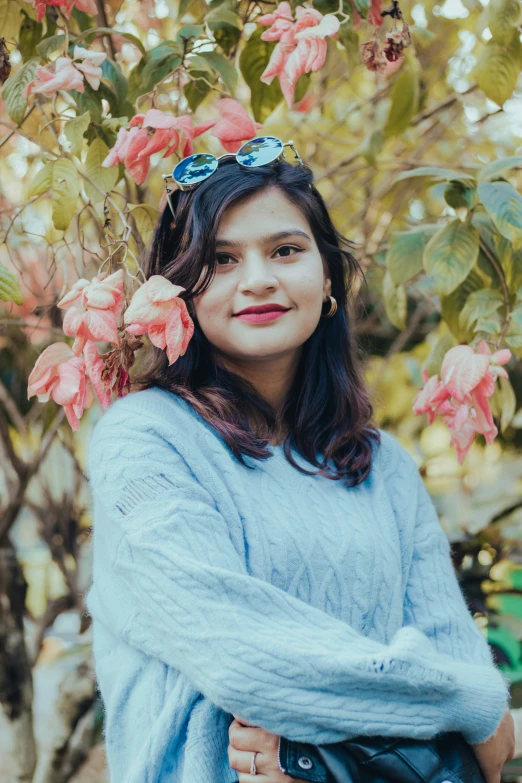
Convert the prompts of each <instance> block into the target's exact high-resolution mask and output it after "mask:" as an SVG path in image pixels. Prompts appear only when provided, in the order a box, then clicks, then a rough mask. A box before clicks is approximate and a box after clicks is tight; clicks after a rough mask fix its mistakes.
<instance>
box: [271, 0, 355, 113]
mask: <svg viewBox="0 0 522 783" xmlns="http://www.w3.org/2000/svg"><path fill="white" fill-rule="evenodd" d="M295 16H296V18H295V20H294V17H293V14H292V8H291V6H290V3H289V2H287V0H283V2H282V3H279V5H278V6H277V8H276V9H275V11H274V12H273V13H271V14H263V16H259V17H258V18H257V19H256V22H257V23H258V24H261V25H265V26H267V25H270V27H269V29H268V30H265V31H264V33H263V34H262V35H261V38H262V40H263V41H277V45H276V46H275V48H274V50H273V52H272V54H271V57H270V60H269V61H268V64H267V66H266V68H265V70H264V71H263V73H262V74H261V76H260V79H261V81H262V82H264V83H265V84H271V82H272V80H273V79H274V77H275V76H277V77H278V78H279V83H280V85H281V91H282V93H283V95H284V98H285V100H286V102H287V104H288V106H292V102H293V99H294V92H295V86H296V84H297V80H298V79H299V77H300V76H302V75H303V74H305V73H309V72H310V71H318V70H319V69H320V68H322V67H323V65H324V61H325V59H326V51H327V43H326V37H327V36H329V35H334V34H335V33H337V31H338V30H339V27H340V22H339V19H338V18H337V17H336V16H335V15H334V14H325V15H324V16H323V14H321V13H320V12H319V11H317V10H316V9H315V8H305V7H304V6H302V5H298V6H297V7H296V9H295Z"/></svg>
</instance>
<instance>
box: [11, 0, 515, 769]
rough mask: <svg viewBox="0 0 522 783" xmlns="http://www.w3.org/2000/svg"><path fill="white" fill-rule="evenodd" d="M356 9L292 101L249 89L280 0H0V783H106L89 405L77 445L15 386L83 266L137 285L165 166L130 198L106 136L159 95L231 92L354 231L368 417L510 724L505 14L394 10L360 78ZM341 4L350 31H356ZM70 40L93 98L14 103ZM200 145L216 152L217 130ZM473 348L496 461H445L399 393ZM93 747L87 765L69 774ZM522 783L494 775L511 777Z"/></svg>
mask: <svg viewBox="0 0 522 783" xmlns="http://www.w3.org/2000/svg"><path fill="white" fill-rule="evenodd" d="M354 3H355V6H353V5H352V4H351V3H350V2H348V0H346V2H345V3H344V6H343V2H342V0H341V4H340V5H339V3H338V2H337V0H335V2H333V1H332V0H315V2H314V3H313V6H314V7H315V8H317V9H318V10H320V11H321V12H322V13H334V12H336V11H337V10H338V9H342V10H343V11H344V13H345V14H348V15H349V18H348V19H347V20H344V21H343V24H342V25H341V28H340V30H339V34H338V35H337V36H335V37H333V38H332V39H329V44H328V54H327V58H326V62H325V64H324V67H323V68H322V69H321V70H320V71H319V72H317V73H314V74H311V75H310V74H306V75H305V76H302V77H301V79H300V81H299V83H298V85H297V90H296V96H295V97H296V103H295V104H294V106H293V107H292V108H288V106H287V105H286V103H285V102H284V101H283V100H282V96H281V92H280V89H279V87H278V85H277V82H276V83H272V85H270V86H268V85H264V84H262V83H261V82H260V81H259V76H260V74H261V72H262V70H263V68H264V67H265V66H266V62H267V58H268V57H269V55H270V52H271V50H272V48H273V47H272V45H268V44H265V43H263V42H262V41H261V40H260V37H259V36H260V30H261V29H262V28H259V27H258V26H256V24H255V18H256V16H258V15H259V14H261V13H268V12H270V11H272V10H273V9H274V5H275V4H274V3H270V2H253V0H240V1H239V2H238V1H237V0H212V2H210V3H207V2H206V1H205V0H179V2H177V1H176V0H123V2H122V0H107V1H106V2H105V3H104V2H102V0H97V3H96V6H97V14H96V15H95V16H94V15H89V14H87V13H85V12H84V11H81V10H79V9H78V8H75V9H74V10H73V12H72V15H71V17H70V19H69V20H68V21H67V20H66V19H65V17H64V16H63V15H62V14H61V13H60V12H59V10H57V7H54V6H48V7H47V9H46V10H47V14H46V16H45V17H44V18H43V20H42V21H41V22H38V21H37V19H36V14H35V10H34V8H33V6H32V5H31V4H30V3H29V2H25V0H0V35H2V36H3V37H4V39H5V51H6V52H7V53H8V56H9V59H10V63H11V66H12V72H11V77H10V79H8V81H7V82H6V85H5V86H4V93H3V103H2V102H0V265H1V267H2V268H3V272H1V274H0V300H3V301H0V455H1V458H0V509H1V511H2V513H1V515H0V593H1V595H0V599H1V600H0V640H1V641H0V704H1V705H2V710H1V711H0V713H1V716H0V720H1V722H0V747H1V746H3V749H4V751H3V753H2V752H0V758H1V759H2V762H0V764H2V763H3V764H4V766H5V769H4V774H5V775H6V776H8V775H9V776H10V777H9V778H7V777H6V779H12V780H17V781H18V780H31V779H34V780H37V781H40V782H43V781H45V782H46V783H51V781H53V782H54V781H67V780H76V781H78V780H85V781H86V780H96V781H103V780H105V779H106V773H105V772H104V771H103V756H102V755H101V756H100V755H99V752H98V755H97V756H96V755H95V756H94V761H93V754H95V751H92V747H93V746H97V747H98V751H99V748H100V747H101V746H100V745H99V744H98V743H99V742H100V740H101V739H102V737H101V718H102V713H101V705H100V702H99V700H98V699H97V698H96V695H97V694H96V690H95V678H94V672H93V669H92V661H91V658H90V654H89V650H90V643H91V637H90V627H89V617H88V616H87V615H86V613H85V607H84V603H83V596H84V593H85V591H86V589H87V586H88V583H89V579H90V573H91V559H90V558H91V553H90V547H91V543H90V535H89V534H90V516H89V493H88V487H87V484H86V478H85V457H86V448H87V444H88V441H89V437H90V432H91V430H92V427H93V425H94V424H95V422H96V420H97V419H98V417H99V416H100V413H101V411H100V409H99V407H97V406H93V407H92V408H91V409H90V410H88V411H86V413H85V414H84V417H83V419H82V425H81V428H80V430H79V431H78V432H74V433H73V432H72V431H71V429H70V427H69V426H68V424H67V422H66V421H65V420H64V415H63V411H62V409H60V408H58V406H56V405H55V404H54V403H53V402H50V403H48V404H46V405H41V404H40V403H38V402H36V401H35V399H34V398H33V399H32V400H28V399H27V379H28V375H29V372H30V371H31V369H32V367H33V365H34V363H35V361H36V359H37V357H38V356H39V354H40V353H41V351H42V350H43V349H44V348H45V347H46V346H47V345H49V344H50V343H52V342H55V341H57V340H63V339H64V336H63V332H62V329H61V324H62V318H63V312H62V311H61V310H60V309H58V308H57V307H56V302H57V301H58V300H59V298H60V297H61V296H63V294H64V292H65V291H66V290H68V289H70V287H71V285H72V284H73V283H74V282H75V281H76V280H77V279H78V278H79V277H87V278H91V277H93V276H94V275H95V274H96V273H97V270H98V268H99V266H100V265H101V263H102V262H103V261H104V259H105V258H106V257H107V253H108V252H110V253H111V254H112V256H113V261H114V263H115V264H125V266H126V269H127V270H128V272H129V274H130V275H132V274H136V272H137V263H138V260H139V258H140V257H141V256H142V254H143V253H144V252H145V251H146V248H147V246H148V244H149V242H150V238H151V232H152V227H153V225H154V222H155V220H156V217H157V215H158V210H160V209H162V208H163V206H164V184H163V181H162V179H161V175H162V174H165V173H169V172H170V171H171V170H172V166H173V164H174V163H175V162H177V159H178V157H176V155H173V156H171V157H170V158H169V159H167V160H165V159H163V158H162V157H161V153H158V154H157V155H156V156H154V157H153V158H152V164H153V165H152V167H151V170H150V173H149V176H148V178H147V180H146V182H145V183H143V184H139V185H137V184H136V182H135V181H133V179H132V178H131V177H130V176H129V174H128V172H126V171H125V169H124V167H123V165H121V164H120V166H119V167H117V168H111V169H104V168H102V167H101V161H102V160H103V158H104V157H105V155H106V153H107V151H108V149H109V148H110V147H112V146H113V145H114V142H115V139H116V134H117V132H118V130H119V129H120V128H122V127H123V128H127V127H128V122H129V120H130V119H131V117H132V116H133V115H134V114H135V113H137V112H138V111H140V112H143V111H146V110H147V109H150V108H152V107H155V108H159V109H161V110H162V111H165V112H167V113H173V114H176V115H178V114H184V113H191V112H195V116H196V119H197V121H199V122H202V121H205V120H207V119H209V118H215V117H217V110H216V105H217V103H216V102H217V100H218V99H219V97H220V96H229V97H230V96H231V97H234V98H235V99H236V100H238V101H240V102H241V103H242V105H243V106H245V108H246V109H247V110H248V111H249V113H250V114H251V116H253V117H254V118H255V119H256V120H257V121H259V122H262V123H263V127H262V132H263V133H266V134H270V135H275V136H279V137H281V138H282V139H283V140H286V139H289V138H292V139H293V140H294V142H295V144H296V146H297V148H298V150H299V152H300V154H301V156H302V158H303V159H304V160H305V161H307V162H308V163H310V164H311V165H312V167H313V169H314V171H315V173H316V181H317V186H318V188H319V190H320V191H321V193H322V194H323V196H324V197H325V199H326V202H327V204H328V206H329V208H330V210H331V212H332V215H333V218H334V220H335V222H336V225H337V227H338V228H339V229H340V230H341V231H342V232H343V233H344V234H345V235H347V236H348V237H349V238H350V239H351V240H353V241H354V242H355V243H356V246H357V250H356V255H357V258H358V260H359V261H360V263H361V265H362V267H363V269H364V271H365V274H366V277H365V279H364V280H362V279H361V281H360V283H359V286H358V288H357V290H356V291H355V292H354V299H353V302H352V303H351V305H350V306H351V310H352V323H353V328H354V329H355V330H356V332H357V334H358V336H359V339H360V344H361V350H362V352H363V354H364V356H365V359H366V362H367V365H366V366H367V379H368V383H369V385H370V387H371V389H372V394H373V399H374V402H375V410H376V419H377V423H378V424H379V426H381V427H384V428H386V429H388V430H389V431H391V432H392V433H394V434H395V435H396V436H397V437H398V438H399V439H400V441H401V442H402V443H403V444H404V445H405V446H406V447H407V448H408V449H409V450H410V452H411V453H412V454H413V456H414V457H415V459H416V461H417V463H418V466H419V469H420V471H421V473H422V475H423V477H424V479H425V481H426V484H427V486H428V489H429V491H430V493H431V495H432V497H433V498H434V501H435V503H436V506H437V509H438V511H439V513H440V519H441V523H442V525H443V527H444V529H445V530H446V532H447V534H448V536H449V538H450V540H451V542H452V544H453V555H454V562H455V567H456V568H457V570H458V574H459V578H460V579H461V583H462V586H463V589H464V591H465V593H466V596H467V598H468V600H469V605H470V609H471V610H472V612H473V613H474V615H475V618H476V621H477V622H478V623H479V624H480V625H481V626H482V628H483V631H484V633H485V634H486V635H487V636H488V639H489V641H490V643H491V645H492V646H493V649H494V651H495V655H496V657H497V661H498V663H499V665H501V666H502V668H504V669H505V671H506V672H507V673H508V674H509V677H510V678H511V680H512V683H513V707H514V708H515V709H514V713H516V708H518V707H521V706H522V686H520V685H519V684H520V683H521V682H522V648H521V640H522V548H521V539H522V460H521V459H520V447H521V444H522V373H521V368H520V362H519V361H517V359H520V357H521V356H522V317H521V312H522V304H521V299H522V295H521V293H520V291H521V290H522V288H521V287H522V255H521V248H522V207H521V204H522V197H521V196H520V193H521V192H522V174H521V171H520V166H521V164H522V142H521V138H522V130H521V128H522V122H521V120H522V93H521V90H520V86H521V83H520V80H519V73H520V70H521V68H522V53H521V51H520V49H521V44H520V26H519V20H520V10H521V8H520V2H519V0H490V2H489V3H488V2H486V0H445V2H443V3H440V2H439V3H437V2H431V1H430V0H427V2H422V3H420V2H412V0H401V3H400V8H401V10H402V14H403V17H404V19H405V20H406V21H407V23H408V24H409V26H410V31H411V35H412V45H411V46H410V47H408V48H407V49H405V51H404V55H403V57H402V58H401V59H400V60H399V61H398V62H396V63H389V64H388V66H387V67H386V69H384V70H382V71H372V70H370V69H369V68H368V67H365V65H364V64H363V62H362V60H361V56H360V50H359V47H360V45H361V43H364V42H366V41H368V40H371V39H372V37H373V36H374V35H380V36H381V38H382V30H380V31H379V30H378V29H377V28H376V27H375V26H373V25H371V24H370V23H369V22H368V20H367V19H366V17H367V15H368V11H369V7H368V3H367V2H366V3H365V0H354ZM293 6H294V7H295V4H293ZM354 7H355V8H356V9H357V12H358V14H360V17H362V18H359V19H357V17H355V20H356V21H355V22H354V16H355V14H354ZM390 7H393V3H392V5H391V6H390ZM187 26H191V27H187ZM65 28H66V29H67V35H68V36H69V39H68V40H67V41H66V42H65V45H66V47H68V46H69V45H71V46H72V45H73V43H75V42H76V41H77V42H78V43H81V44H82V45H83V46H91V47H93V48H94V49H96V50H97V51H104V52H106V54H107V60H106V63H104V75H103V79H102V84H101V87H100V90H98V91H95V90H92V89H87V85H86V89H85V93H84V94H83V95H82V94H80V93H76V94H74V91H68V92H67V91H66V92H61V93H59V94H58V95H56V96H54V97H53V98H52V99H44V98H43V97H42V96H34V97H33V98H31V99H30V101H25V100H24V99H23V96H22V87H23V85H24V83H27V80H28V78H29V77H30V76H32V74H33V73H34V68H35V67H36V64H37V63H38V62H40V63H45V62H48V61H51V60H52V59H53V58H55V57H56V53H57V50H58V49H59V48H60V47H63V46H64V41H63V33H64V32H65ZM385 29H386V30H387V29H389V19H386V20H385V21H384V23H383V30H385ZM180 31H181V32H180ZM60 37H61V38H62V41H60V40H57V39H58V38H60ZM187 42H188V43H187ZM180 47H181V49H180ZM193 50H195V51H193ZM67 51H69V49H68V48H67ZM180 51H181V55H180ZM212 55H214V57H213V56H212ZM225 63H226V64H225ZM24 68H25V69H27V68H28V70H26V71H25V72H24V70H23V69H24ZM24 73H25V76H24ZM71 123H72V125H71ZM66 125H67V126H68V127H67V129H66V127H65V126H66ZM195 149H196V151H199V150H201V151H211V152H214V153H215V154H222V152H223V150H222V148H221V146H220V143H219V141H218V140H217V139H216V138H214V137H213V136H210V135H208V134H205V135H203V136H202V137H200V138H198V139H196V141H195ZM57 160H62V161H63V160H66V161H68V163H70V164H71V166H72V167H73V169H74V170H75V171H76V172H77V173H71V172H72V169H71V168H70V167H68V168H67V167H66V169H67V170H68V171H69V174H68V175H67V177H70V181H68V180H67V177H66V178H65V179H66V180H67V182H66V189H65V191H62V192H61V194H60V192H59V190H58V188H55V189H54V190H53V188H52V187H51V186H50V185H49V182H47V181H46V180H45V177H44V176H43V174H42V171H43V170H44V168H45V166H46V165H47V166H49V164H53V163H54V162H55V161H57ZM499 161H500V162H499ZM419 169H423V171H421V172H419V171H418V170H419ZM412 172H414V175H413V176H412V174H411V173H412ZM51 184H52V183H51ZM45 185H47V186H46V187H45ZM71 203H72V205H71ZM456 221H458V223H460V225H458V224H457V222H456ZM463 227H464V228H463ZM455 231H456V233H457V234H458V236H456V234H455ZM451 232H453V234H452V233H451ZM463 232H464V233H463ZM462 233H463V235H462V236H461V234H462ZM435 235H437V238H438V240H437V242H431V243H430V240H431V239H432V238H433V237H434V236H435ZM455 236H456V238H455ZM477 292H480V293H479V294H478V296H475V298H474V299H473V298H472V299H471V300H470V296H472V295H474V294H475V295H476V294H477ZM484 292H485V293H484ZM481 338H484V339H486V340H488V342H489V343H490V344H491V345H492V346H498V345H502V346H504V347H505V346H509V348H510V349H511V350H512V352H513V354H514V358H513V360H512V362H511V363H510V365H509V367H508V370H509V381H504V379H502V380H501V382H499V383H498V384H497V389H496V392H495V395H494V397H493V409H494V413H495V415H496V417H497V420H498V422H499V429H500V433H499V436H498V438H497V439H496V440H495V442H494V443H493V445H491V446H489V447H486V446H485V444H484V441H483V439H482V438H477V440H476V441H475V443H474V444H473V446H472V447H471V449H470V451H469V453H468V455H467V457H466V460H465V461H464V463H463V464H462V465H460V464H459V462H458V460H457V458H456V455H455V451H454V449H453V447H451V446H450V434H449V432H448V429H447V428H446V426H445V425H444V424H442V423H441V422H439V421H435V422H434V423H433V424H431V425H428V423H427V420H426V418H425V417H424V416H414V415H413V413H412V401H413V398H414V397H415V395H416V393H417V392H418V390H419V388H420V387H421V386H422V383H423V377H422V371H423V369H428V370H429V373H430V374H433V373H437V372H439V370H440V365H441V361H442V358H443V356H444V353H445V352H446V351H447V350H448V349H449V348H451V347H452V346H453V345H456V344H457V343H459V342H468V343H469V342H473V343H476V341H477V340H478V339H481ZM7 640H9V646H8V645H7V644H6V641H7ZM518 749H519V751H520V755H522V741H519V745H518ZM88 756H89V759H90V761H91V767H90V769H89V768H87V767H85V766H84V767H83V768H82V763H83V761H84V760H85V758H86V757H88ZM80 768H81V769H80ZM78 770H80V771H78ZM516 771H517V768H516V765H513V764H512V765H509V769H508V768H506V772H505V779H506V780H511V779H515V778H514V776H515V775H516ZM0 774H1V772H0ZM510 775H511V777H510Z"/></svg>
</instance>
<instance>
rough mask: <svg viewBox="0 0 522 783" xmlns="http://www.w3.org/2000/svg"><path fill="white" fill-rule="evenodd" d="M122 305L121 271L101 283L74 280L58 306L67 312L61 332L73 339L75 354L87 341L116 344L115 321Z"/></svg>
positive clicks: (97, 279)
mask: <svg viewBox="0 0 522 783" xmlns="http://www.w3.org/2000/svg"><path fill="white" fill-rule="evenodd" d="M123 302H124V294H123V269H118V271H117V272H114V273H113V274H112V275H109V276H108V277H105V278H103V279H102V280H100V278H99V277H94V278H93V279H92V280H86V279H84V278H81V279H80V280H77V281H76V283H75V284H74V285H73V287H72V288H71V290H70V291H69V293H68V294H66V295H65V296H64V297H63V298H62V299H61V300H60V301H59V302H58V307H61V308H62V309H64V310H67V312H66V314H65V317H64V320H63V331H64V334H66V335H67V336H68V337H75V341H74V344H73V351H74V353H75V354H76V355H77V356H79V355H80V354H81V352H82V351H83V349H84V346H85V344H86V342H87V341H88V340H91V341H93V342H97V341H105V342H109V343H117V342H118V318H119V316H120V314H121V310H122V307H123Z"/></svg>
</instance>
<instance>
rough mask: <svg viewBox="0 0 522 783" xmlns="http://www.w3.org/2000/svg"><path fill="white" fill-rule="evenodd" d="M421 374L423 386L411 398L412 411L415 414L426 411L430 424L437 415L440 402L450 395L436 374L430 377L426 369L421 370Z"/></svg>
mask: <svg viewBox="0 0 522 783" xmlns="http://www.w3.org/2000/svg"><path fill="white" fill-rule="evenodd" d="M422 375H423V378H424V388H423V389H421V391H420V392H419V393H418V394H417V396H416V397H415V399H414V400H413V413H415V414H416V415H417V416H418V415H420V414H421V413H427V414H428V422H429V424H432V423H433V421H434V420H435V417H436V416H437V412H438V409H439V406H440V404H441V403H442V402H444V400H446V399H448V397H449V396H450V395H449V392H448V391H447V390H446V388H445V386H444V384H443V383H441V382H440V380H439V378H438V376H437V375H432V376H431V378H428V373H427V372H426V370H423V372H422Z"/></svg>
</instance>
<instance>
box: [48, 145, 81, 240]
mask: <svg viewBox="0 0 522 783" xmlns="http://www.w3.org/2000/svg"><path fill="white" fill-rule="evenodd" d="M79 192H80V183H79V180H78V172H77V170H76V166H75V165H74V163H73V162H72V161H71V160H68V159H67V158H58V160H56V161H54V164H53V223H54V227H55V228H57V229H58V230H59V231H66V230H67V228H68V227H69V223H70V222H71V220H72V219H73V217H74V213H75V212H76V203H77V201H78V195H79Z"/></svg>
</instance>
